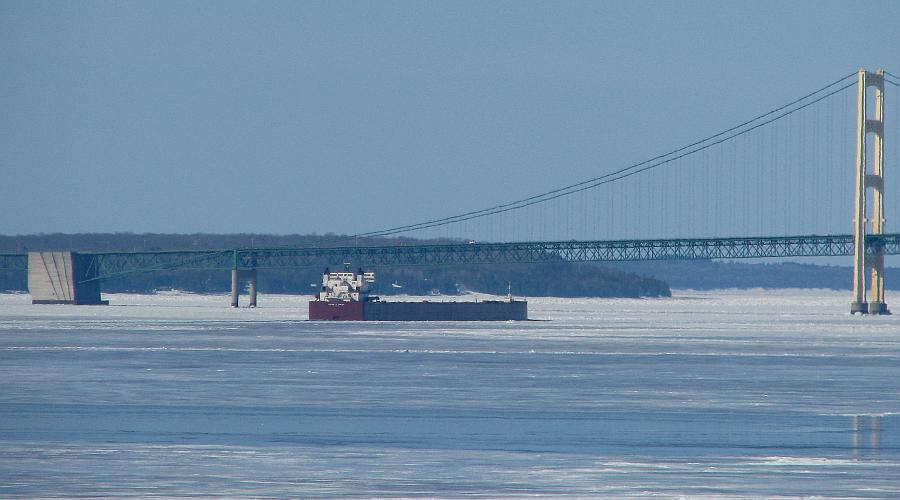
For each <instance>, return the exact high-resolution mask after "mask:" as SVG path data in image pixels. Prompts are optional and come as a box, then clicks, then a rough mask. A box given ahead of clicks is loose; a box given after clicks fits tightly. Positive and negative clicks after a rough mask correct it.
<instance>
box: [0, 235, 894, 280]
mask: <svg viewBox="0 0 900 500" xmlns="http://www.w3.org/2000/svg"><path fill="white" fill-rule="evenodd" d="M867 241H868V243H867V245H868V249H869V251H870V252H871V251H873V250H875V249H876V248H878V247H883V248H884V254H886V255H900V234H885V235H883V236H871V235H870V236H868V237H867ZM91 255H93V257H94V258H93V263H92V266H96V269H97V273H96V274H94V276H96V278H94V280H108V279H113V278H116V277H117V276H123V275H127V274H132V273H139V272H153V271H163V270H175V269H184V270H215V269H221V270H230V269H288V268H311V267H312V268H324V267H326V266H336V265H338V266H339V265H341V264H342V263H344V262H352V263H353V265H354V266H359V267H364V268H378V267H389V266H422V265H454V264H500V263H503V264H506V263H536V262H560V261H568V262H604V261H606V262H611V261H640V260H701V259H748V258H766V257H827V256H851V255H853V236H852V235H808V236H779V237H749V238H692V239H660V240H616V241H538V242H521V243H455V244H441V245H406V246H344V247H328V248H316V247H303V248H254V249H232V250H190V251H170V252H103V253H92V254H91ZM27 268H28V258H27V255H23V254H6V255H0V270H10V271H16V270H19V271H26V270H27ZM91 274H93V273H91ZM91 281H92V280H91Z"/></svg>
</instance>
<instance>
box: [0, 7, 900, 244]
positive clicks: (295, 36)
mask: <svg viewBox="0 0 900 500" xmlns="http://www.w3.org/2000/svg"><path fill="white" fill-rule="evenodd" d="M860 66H865V67H868V68H872V69H874V68H876V67H879V66H883V67H885V68H887V69H889V70H891V71H893V72H898V71H900V2H896V1H892V2H849V1H848V2H820V1H816V2H783V1H778V2H756V1H753V2H746V1H743V2H737V1H735V2H723V1H714V2H635V1H623V2H583V3H582V2H520V1H515V2H483V1H479V2H386V1H377V2H334V1H328V2H274V1H269V2H223V1H212V2H162V1H146V2H132V1H107V2H89V1H86V2H43V1H23V2H18V1H8V0H4V1H2V2H0V68H2V71H0V171H2V182H0V211H2V216H0V233H2V234H27V233H37V232H82V231H92V232H106V231H130V232H182V233H186V232H267V233H307V232H313V231H316V232H320V233H323V232H327V231H333V232H339V233H352V232H358V231H365V230H370V229H378V228H382V227H385V226H390V225H394V224H400V223H408V222H416V221H419V220H422V219H427V218H430V217H436V216H442V215H449V214H452V213H455V212H457V211H459V210H466V209H477V208H481V207H483V206H485V205H488V204H491V203H493V202H494V201H502V200H505V199H512V198H518V197H521V196H526V195H529V194H532V193H534V192H539V191H542V190H544V189H547V188H551V187H555V186H556V185H561V184H566V183H569V182H573V181H578V180H581V179H583V178H589V177H593V176H596V175H599V174H602V173H604V172H605V171H608V170H611V169H613V168H615V167H618V166H621V165H623V164H627V163H630V162H633V161H637V160H641V159H644V158H646V157H649V156H652V155H653V154H655V153H657V152H660V151H666V150H668V149H670V148H672V147H677V146H679V145H681V144H683V143H685V142H688V141H690V140H692V139H694V138H697V137H700V136H703V135H705V134H708V133H711V132H715V131H716V130H718V129H720V128H723V127H726V126H729V125H732V124H734V123H736V122H738V121H740V120H742V119H744V118H747V117H749V116H753V115H755V114H757V113H758V112H761V111H765V110H768V109H770V108H772V107H775V106H778V105H780V104H783V103H784V102H786V101H788V100H790V99H792V98H794V97H797V96H799V95H801V94H803V93H805V92H806V91H809V90H812V89H815V88H816V87H818V86H821V85H823V84H825V83H827V82H829V81H832V80H834V79H836V78H838V77H840V76H843V75H845V74H847V73H850V72H852V71H853V70H855V69H856V68H858V67H860ZM896 175H898V176H900V173H897V174H896ZM892 196H900V193H896V194H892ZM850 217H851V216H850V214H848V220H849V218H850ZM848 230H849V227H848Z"/></svg>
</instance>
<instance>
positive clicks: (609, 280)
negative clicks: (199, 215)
mask: <svg viewBox="0 0 900 500" xmlns="http://www.w3.org/2000/svg"><path fill="white" fill-rule="evenodd" d="M460 242H461V241H460V240H450V239H433V240H417V239H412V238H359V239H355V238H347V237H345V236H340V235H334V234H326V235H316V234H312V235H299V234H295V235H265V234H133V233H86V234H35V235H17V236H2V235H0V253H26V252H28V251H39V250H75V251H81V252H116V251H160V250H202V249H228V248H270V247H326V246H336V245H365V246H373V245H378V246H389V245H400V244H405V245H411V244H439V243H460ZM375 271H376V273H377V276H376V277H377V280H378V282H377V284H376V293H379V294H382V295H392V294H411V295H425V294H430V293H440V294H443V295H453V294H458V293H464V292H468V291H475V292H482V293H492V294H497V295H505V294H506V293H507V290H508V287H510V286H511V287H512V292H513V293H514V294H515V295H517V296H531V297H539V296H554V297H668V296H670V295H671V291H670V290H669V286H668V285H667V284H666V283H665V282H664V281H661V280H658V279H654V278H647V277H643V276H638V275H637V274H634V273H631V272H628V271H623V270H619V269H611V268H601V267H597V266H594V265H591V264H584V263H569V262H547V263H538V264H498V265H467V266H463V265H454V266H440V267H437V266H435V267H424V266H423V267H393V268H378V269H375ZM321 279H322V270H321V269H283V270H272V269H263V270H260V271H259V289H260V291H261V292H268V293H301V294H307V293H308V294H313V293H315V292H316V291H317V290H318V288H319V286H320V284H321ZM27 286H28V284H27V281H26V276H25V275H24V273H21V272H16V273H12V272H3V271H0V290H6V291H21V290H26V289H27ZM230 287H231V276H230V273H228V272H225V271H190V270H185V271H156V272H152V273H137V274H131V275H127V276H123V277H120V278H116V279H112V280H109V281H106V282H104V283H103V290H104V291H106V292H152V291H154V290H167V289H178V290H186V291H192V292H198V293H219V292H226V291H228V290H229V289H230Z"/></svg>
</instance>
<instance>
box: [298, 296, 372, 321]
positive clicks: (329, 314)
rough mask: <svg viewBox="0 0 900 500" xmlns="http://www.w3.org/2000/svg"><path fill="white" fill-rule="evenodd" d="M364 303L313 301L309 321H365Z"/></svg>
mask: <svg viewBox="0 0 900 500" xmlns="http://www.w3.org/2000/svg"><path fill="white" fill-rule="evenodd" d="M364 306H365V304H364V303H363V302H349V301H341V300H327V301H326V300H313V301H311V302H310V303H309V319H310V320H313V321H363V320H365V319H366V316H365V309H364Z"/></svg>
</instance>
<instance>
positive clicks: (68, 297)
mask: <svg viewBox="0 0 900 500" xmlns="http://www.w3.org/2000/svg"><path fill="white" fill-rule="evenodd" d="M91 262H92V257H91V256H90V255H80V254H77V253H75V252H28V293H30V294H31V302H32V303H33V304H106V303H107V302H106V301H102V300H100V282H99V281H96V280H95V281H85V280H90V279H91V278H95V277H96V272H97V270H96V268H95V267H92V266H91Z"/></svg>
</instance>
